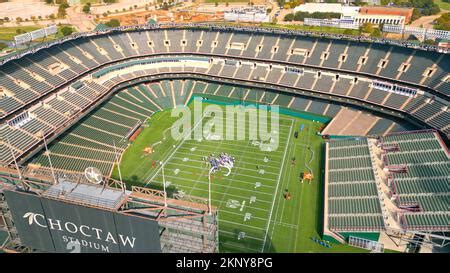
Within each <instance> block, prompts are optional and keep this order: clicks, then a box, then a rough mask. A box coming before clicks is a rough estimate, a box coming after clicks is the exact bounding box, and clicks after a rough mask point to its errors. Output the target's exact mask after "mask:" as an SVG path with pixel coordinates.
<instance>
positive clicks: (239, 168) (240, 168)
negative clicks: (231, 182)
mask: <svg viewBox="0 0 450 273" xmlns="http://www.w3.org/2000/svg"><path fill="white" fill-rule="evenodd" d="M172 158H174V159H178V160H181V161H183V158H180V157H176V156H174V157H172ZM189 162H194V163H202V162H203V161H201V160H195V159H189V161H186V162H184V161H183V163H184V164H179V163H176V162H174V161H173V160H172V161H171V162H170V164H174V165H177V166H186V167H189V168H191V167H192V168H195V169H204V168H202V167H199V166H195V165H194V166H193V165H189V164H188V163H189ZM233 170H243V171H250V172H253V171H255V169H249V168H243V167H237V166H234V167H233ZM235 173H236V172H235ZM264 174H265V175H266V174H273V175H278V173H273V172H266V171H265V172H264Z"/></svg>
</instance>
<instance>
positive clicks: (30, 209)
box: [5, 191, 161, 253]
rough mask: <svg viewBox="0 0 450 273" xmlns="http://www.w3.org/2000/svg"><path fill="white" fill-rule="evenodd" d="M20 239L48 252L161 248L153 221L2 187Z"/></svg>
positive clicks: (117, 251) (114, 251) (157, 230)
mask: <svg viewBox="0 0 450 273" xmlns="http://www.w3.org/2000/svg"><path fill="white" fill-rule="evenodd" d="M5 197H6V201H7V203H8V206H9V208H10V210H11V213H12V216H13V220H14V224H15V226H16V228H17V231H18V233H19V237H20V239H21V241H22V243H23V244H24V245H26V246H29V247H31V248H34V249H38V250H42V251H48V252H71V253H81V252H83V253H84V252H88V253H89V252H106V253H108V252H110V253H120V252H121V253H128V252H152V253H154V252H161V246H160V240H159V226H158V223H157V222H156V221H152V220H149V219H143V218H138V217H133V216H129V215H124V214H120V213H117V212H112V211H106V210H101V209H94V208H89V207H83V206H78V205H72V204H68V203H65V202H61V201H57V200H51V199H47V198H43V197H39V196H36V195H32V194H27V193H21V192H16V191H5Z"/></svg>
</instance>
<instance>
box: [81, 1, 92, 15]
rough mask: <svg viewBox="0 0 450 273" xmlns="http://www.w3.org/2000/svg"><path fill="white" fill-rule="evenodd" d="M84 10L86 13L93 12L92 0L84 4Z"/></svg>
mask: <svg viewBox="0 0 450 273" xmlns="http://www.w3.org/2000/svg"><path fill="white" fill-rule="evenodd" d="M83 12H84V13H86V14H88V13H90V12H91V3H90V2H88V3H86V5H84V6H83Z"/></svg>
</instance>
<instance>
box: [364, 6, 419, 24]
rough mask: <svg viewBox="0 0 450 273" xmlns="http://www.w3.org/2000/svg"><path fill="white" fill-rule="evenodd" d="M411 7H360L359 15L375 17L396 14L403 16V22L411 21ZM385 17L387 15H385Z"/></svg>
mask: <svg viewBox="0 0 450 273" xmlns="http://www.w3.org/2000/svg"><path fill="white" fill-rule="evenodd" d="M412 13H413V9H408V8H386V7H361V9H360V10H359V14H360V16H367V17H368V18H376V17H378V16H379V17H380V18H382V16H398V17H404V18H405V19H404V20H405V22H404V24H408V23H409V22H410V21H411V17H412ZM386 18H387V17H386Z"/></svg>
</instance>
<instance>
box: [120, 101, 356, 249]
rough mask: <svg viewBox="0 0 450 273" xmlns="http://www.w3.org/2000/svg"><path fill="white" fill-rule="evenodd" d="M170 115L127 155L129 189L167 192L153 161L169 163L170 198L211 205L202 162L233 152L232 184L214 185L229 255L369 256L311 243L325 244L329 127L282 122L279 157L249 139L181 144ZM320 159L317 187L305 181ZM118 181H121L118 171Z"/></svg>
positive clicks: (153, 124) (157, 120)
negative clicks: (322, 130) (325, 132)
mask: <svg viewBox="0 0 450 273" xmlns="http://www.w3.org/2000/svg"><path fill="white" fill-rule="evenodd" d="M190 107H191V108H192V104H191V105H190ZM170 113H171V112H170V110H165V111H163V112H159V113H156V114H155V115H153V116H152V117H151V118H150V119H149V120H148V122H147V126H148V127H147V128H145V129H144V130H143V131H142V132H141V134H140V135H139V136H138V137H137V138H136V139H135V141H134V143H133V144H132V145H131V146H130V147H129V148H128V149H127V150H126V152H125V154H124V155H123V158H122V161H121V173H122V176H123V179H124V181H126V183H127V185H128V186H130V185H140V186H146V187H152V188H157V189H160V188H161V187H162V181H163V177H162V172H161V170H160V169H159V168H158V167H156V168H152V161H153V160H162V161H163V162H165V168H164V178H165V181H166V186H167V187H168V188H169V190H170V191H183V192H184V193H186V194H189V195H195V196H200V197H207V193H208V191H207V188H208V176H207V173H208V169H209V167H207V166H206V165H205V163H204V162H202V160H201V158H202V157H203V156H208V155H210V154H211V153H213V154H215V155H218V154H220V153H222V152H226V153H228V154H230V155H232V156H234V157H235V158H236V162H235V166H234V167H233V169H232V172H231V174H230V176H228V177H227V176H225V175H224V174H225V173H224V172H223V171H220V172H218V173H216V174H213V178H212V203H213V205H214V206H217V207H218V208H219V244H220V247H219V249H220V251H221V252H261V251H264V252H364V250H361V249H357V248H352V247H349V246H346V245H333V246H332V248H325V247H322V246H320V245H319V244H317V243H314V242H313V241H312V240H311V239H310V238H311V237H319V233H320V230H321V228H322V217H323V216H322V203H323V198H322V190H323V189H322V173H321V171H320V170H321V169H322V167H321V164H322V162H321V158H322V143H323V141H322V139H321V138H320V137H319V136H317V135H316V132H317V130H318V129H319V127H320V126H321V125H322V124H321V123H318V122H313V121H311V120H305V119H300V118H296V117H292V116H285V115H280V126H279V129H278V132H279V145H278V149H277V150H274V151H271V152H267V151H261V150H260V148H259V146H255V144H256V143H252V142H251V141H249V140H248V139H247V140H205V139H203V140H202V141H198V140H186V141H175V140H174V139H172V138H171V136H170V130H169V131H168V129H169V128H171V126H172V124H173V122H174V121H175V120H176V118H172V117H170ZM205 121H206V119H205ZM224 123H225V122H224ZM301 124H304V126H305V127H304V130H303V131H302V132H299V137H298V139H295V138H294V136H293V133H294V131H295V130H297V131H298V130H299V127H300V126H301ZM247 128H248V125H247ZM149 146H152V147H153V148H154V152H153V153H152V154H151V155H145V154H144V153H143V150H144V148H145V147H149ZM308 147H311V150H310V149H309V148H308ZM312 153H313V154H314V158H313V160H312V163H311V166H310V167H311V168H312V170H313V173H314V175H315V177H314V180H313V181H312V182H311V183H307V182H304V183H301V182H300V178H299V177H300V174H301V173H302V172H304V171H305V170H306V166H305V164H307V162H309V161H310V160H311V157H312ZM265 157H267V158H268V161H267V162H266V161H265ZM293 157H295V159H296V161H295V164H294V165H293V164H292V162H291V160H292V158H293ZM113 177H114V178H116V179H117V178H118V172H117V169H116V170H114V172H113ZM286 189H288V190H289V192H290V193H291V195H292V198H291V199H290V200H285V199H284V197H283V193H284V191H285V190H286ZM244 233H245V235H244V237H241V238H240V239H238V237H239V235H241V236H242V235H243V234H244Z"/></svg>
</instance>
